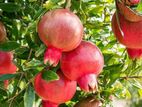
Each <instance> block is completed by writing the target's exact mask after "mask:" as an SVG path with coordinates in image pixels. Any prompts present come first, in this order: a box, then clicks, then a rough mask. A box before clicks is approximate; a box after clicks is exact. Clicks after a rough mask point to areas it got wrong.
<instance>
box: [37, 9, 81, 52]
mask: <svg viewBox="0 0 142 107" xmlns="http://www.w3.org/2000/svg"><path fill="white" fill-rule="evenodd" d="M38 34H39V37H40V39H41V40H42V41H43V43H44V44H45V45H47V46H53V47H56V48H58V49H61V50H62V51H70V50H72V49H74V48H76V47H77V46H78V45H79V43H80V42H81V39H82V36H83V25H82V23H81V21H80V20H79V18H78V17H77V16H76V15H75V14H73V13H72V12H70V11H69V10H67V9H56V10H52V11H49V12H47V13H46V14H45V15H44V16H43V17H42V18H41V20H40V22H39V24H38Z"/></svg>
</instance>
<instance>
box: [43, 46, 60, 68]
mask: <svg viewBox="0 0 142 107" xmlns="http://www.w3.org/2000/svg"><path fill="white" fill-rule="evenodd" d="M61 54H62V51H61V50H60V49H57V48H55V47H48V48H47V49H46V51H45V53H44V64H47V63H49V65H52V66H54V67H55V66H57V64H58V62H59V60H60V58H61Z"/></svg>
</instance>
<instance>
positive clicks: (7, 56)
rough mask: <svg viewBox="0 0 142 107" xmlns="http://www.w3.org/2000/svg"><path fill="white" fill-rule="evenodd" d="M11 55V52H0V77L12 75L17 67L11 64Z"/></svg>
mask: <svg viewBox="0 0 142 107" xmlns="http://www.w3.org/2000/svg"><path fill="white" fill-rule="evenodd" d="M12 60H13V54H12V53H11V52H3V51H0V75H3V74H13V73H15V72H16V70H17V67H16V66H15V65H14V63H13V62H12Z"/></svg>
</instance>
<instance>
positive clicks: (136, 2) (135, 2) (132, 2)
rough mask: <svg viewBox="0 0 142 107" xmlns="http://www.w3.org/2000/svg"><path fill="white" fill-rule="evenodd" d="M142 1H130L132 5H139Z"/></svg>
mask: <svg viewBox="0 0 142 107" xmlns="http://www.w3.org/2000/svg"><path fill="white" fill-rule="evenodd" d="M140 1H141V0H130V3H131V4H139V3H140Z"/></svg>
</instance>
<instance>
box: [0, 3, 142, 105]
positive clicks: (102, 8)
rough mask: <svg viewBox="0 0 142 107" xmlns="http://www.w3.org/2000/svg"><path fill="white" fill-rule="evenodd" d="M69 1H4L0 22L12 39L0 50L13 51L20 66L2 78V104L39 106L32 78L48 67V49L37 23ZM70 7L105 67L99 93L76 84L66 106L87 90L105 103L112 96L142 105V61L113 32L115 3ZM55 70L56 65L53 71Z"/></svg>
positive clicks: (0, 47) (107, 103) (1, 7)
mask: <svg viewBox="0 0 142 107" xmlns="http://www.w3.org/2000/svg"><path fill="white" fill-rule="evenodd" d="M66 5H67V3H66V0H0V20H1V21H2V22H3V23H4V25H5V26H6V30H7V36H8V37H7V39H8V41H7V42H6V43H4V44H3V45H1V44H0V50H4V51H13V52H14V63H15V64H16V65H17V67H18V68H19V70H18V72H17V73H16V74H12V75H4V76H2V77H0V84H1V85H0V107H32V106H33V107H40V102H41V100H40V99H39V97H38V96H37V95H36V94H35V92H34V89H33V79H34V76H35V75H36V74H37V73H38V72H40V70H42V69H43V68H44V67H45V65H44V64H43V53H44V51H45V48H46V47H45V46H44V44H43V43H42V42H41V41H40V39H39V37H38V34H37V23H38V21H39V19H40V17H41V16H42V15H43V14H44V13H45V12H46V11H49V10H52V9H56V8H65V7H66ZM70 9H71V11H72V12H74V13H75V14H77V15H78V16H79V18H80V19H81V21H82V23H83V25H84V39H85V40H90V41H92V42H94V43H95V44H96V45H97V46H98V47H99V48H100V49H101V51H102V53H103V55H104V59H105V66H104V69H103V71H102V73H101V75H100V76H99V77H98V83H99V90H98V92H96V93H92V92H91V93H84V92H82V91H80V89H79V88H77V92H76V95H75V96H74V98H73V99H72V101H69V102H67V103H66V104H62V105H61V107H72V106H73V105H74V104H75V103H76V102H78V101H79V100H80V99H81V98H83V97H84V96H86V95H88V94H94V95H96V97H97V98H98V99H100V100H101V101H102V102H103V106H104V107H106V105H110V106H111V101H112V99H113V96H114V97H116V98H118V99H128V100H130V101H131V103H132V104H131V107H141V104H140V103H139V102H141V98H142V82H141V81H142V66H141V64H142V61H140V60H139V61H132V60H130V59H129V57H128V55H127V53H126V50H125V47H124V46H122V45H121V44H119V43H118V42H117V40H116V38H115V37H114V34H113V33H112V30H111V18H112V15H113V13H114V12H115V10H116V7H115V1H114V0H71V7H70ZM53 30H54V29H53ZM56 69H57V68H52V70H53V71H54V70H56ZM51 78H52V77H51ZM5 79H9V80H10V85H9V87H8V90H5V89H4V88H3V82H2V81H3V80H5ZM52 79H54V77H53V78H52Z"/></svg>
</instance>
